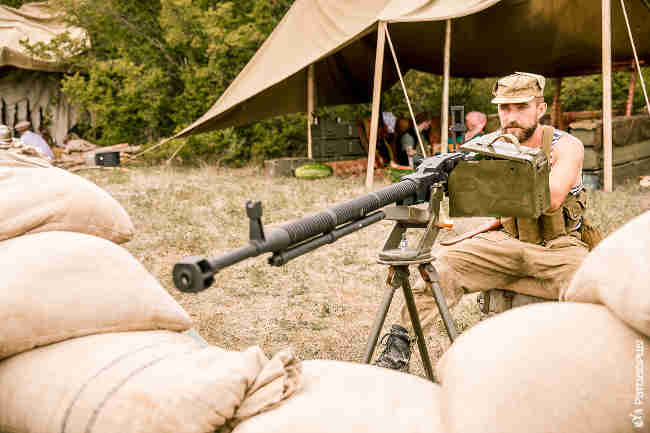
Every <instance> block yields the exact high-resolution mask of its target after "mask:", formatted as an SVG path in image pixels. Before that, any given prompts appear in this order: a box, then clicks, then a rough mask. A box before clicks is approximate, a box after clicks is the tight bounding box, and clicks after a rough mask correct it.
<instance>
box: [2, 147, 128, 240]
mask: <svg viewBox="0 0 650 433" xmlns="http://www.w3.org/2000/svg"><path fill="white" fill-rule="evenodd" d="M45 231H70V232H77V233H86V234H89V235H93V236H98V237H101V238H104V239H108V240H110V241H113V242H116V243H123V242H126V241H128V240H130V239H131V238H132V237H133V231H134V229H133V223H132V222H131V218H130V217H129V215H128V214H127V213H126V211H125V210H124V208H123V207H122V206H121V205H120V204H119V203H118V202H117V201H116V200H115V199H114V198H113V197H111V196H110V195H109V194H108V193H107V192H106V191H104V190H103V189H101V188H99V187H98V186H97V185H95V184H94V183H92V182H89V181H87V180H85V179H83V178H82V177H79V176H77V175H74V174H72V173H68V172H67V171H65V170H61V169H59V168H56V167H52V166H51V165H50V164H49V162H47V161H46V160H44V159H41V158H38V157H36V156H30V155H28V154H24V153H20V152H12V151H5V150H2V151H0V240H4V239H10V238H13V237H16V236H20V235H23V234H28V233H38V232H45Z"/></svg>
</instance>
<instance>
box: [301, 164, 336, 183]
mask: <svg viewBox="0 0 650 433" xmlns="http://www.w3.org/2000/svg"><path fill="white" fill-rule="evenodd" d="M295 175H296V177H297V178H299V179H322V178H324V177H328V176H331V175H332V168H331V167H329V166H327V165H325V164H321V163H319V162H308V163H307V164H303V165H301V166H300V167H298V168H296V170H295Z"/></svg>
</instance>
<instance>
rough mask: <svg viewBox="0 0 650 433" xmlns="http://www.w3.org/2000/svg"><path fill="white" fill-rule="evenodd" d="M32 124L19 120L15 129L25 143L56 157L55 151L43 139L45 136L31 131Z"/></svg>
mask: <svg viewBox="0 0 650 433" xmlns="http://www.w3.org/2000/svg"><path fill="white" fill-rule="evenodd" d="M31 126H32V124H31V123H30V122H29V121H27V120H23V121H22V122H18V123H17V124H16V126H14V129H15V130H16V132H17V133H18V134H19V135H20V140H21V141H22V142H23V143H25V144H26V145H28V146H32V147H34V148H36V149H37V150H38V151H39V152H40V153H42V154H43V155H44V156H47V157H48V158H50V159H54V153H52V149H50V146H49V145H48V144H47V142H46V141H45V140H43V137H41V136H40V135H38V134H36V133H35V132H32V131H30V128H31Z"/></svg>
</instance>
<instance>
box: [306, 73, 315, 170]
mask: <svg viewBox="0 0 650 433" xmlns="http://www.w3.org/2000/svg"><path fill="white" fill-rule="evenodd" d="M313 114H314V64H313V63H312V64H311V65H309V67H308V68H307V158H309V159H312V156H313V153H312V137H311V125H312V124H313V123H314V117H313Z"/></svg>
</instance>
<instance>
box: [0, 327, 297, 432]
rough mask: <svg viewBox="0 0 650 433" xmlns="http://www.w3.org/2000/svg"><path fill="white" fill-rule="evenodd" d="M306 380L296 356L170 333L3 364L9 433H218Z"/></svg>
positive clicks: (3, 420)
mask: <svg viewBox="0 0 650 433" xmlns="http://www.w3.org/2000/svg"><path fill="white" fill-rule="evenodd" d="M299 383H300V364H299V363H298V362H297V361H296V360H295V359H294V357H293V355H292V354H291V353H290V352H287V351H282V352H279V353H278V354H277V355H276V356H275V357H273V359H271V360H268V359H267V358H266V357H265V356H264V354H263V353H262V351H261V350H260V349H259V348H257V347H253V348H250V349H248V350H246V351H243V352H231V351H227V350H224V349H220V348H218V347H214V346H207V347H205V346H203V345H201V344H199V343H198V342H196V340H194V339H193V338H191V337H189V336H187V335H183V334H178V333H174V332H169V331H149V332H129V333H115V334H101V335H92V336H88V337H81V338H75V339H71V340H67V341H65V342H62V343H57V344H52V345H50V346H46V347H42V348H39V349H34V350H32V351H30V352H25V353H22V354H20V355H17V356H14V357H12V358H9V359H6V360H4V361H2V362H0V431H6V432H11V433H116V432H117V433H186V432H187V433H214V432H215V430H217V429H218V428H219V427H221V426H224V427H226V429H227V428H228V427H229V425H230V424H231V423H236V422H239V421H241V419H245V418H246V417H247V416H253V415H255V414H257V413H259V412H260V411H263V410H267V409H268V408H270V407H273V406H274V405H276V404H279V403H280V402H281V401H282V400H283V399H285V398H287V397H288V396H289V395H291V393H293V392H294V391H295V389H296V388H297V386H299Z"/></svg>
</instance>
